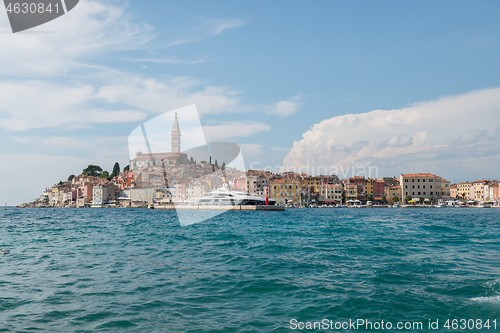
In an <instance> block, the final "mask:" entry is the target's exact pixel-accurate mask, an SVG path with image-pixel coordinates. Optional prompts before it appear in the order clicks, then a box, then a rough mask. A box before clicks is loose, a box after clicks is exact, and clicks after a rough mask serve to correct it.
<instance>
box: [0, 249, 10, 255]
mask: <svg viewBox="0 0 500 333" xmlns="http://www.w3.org/2000/svg"><path fill="white" fill-rule="evenodd" d="M2 254H10V249H2Z"/></svg>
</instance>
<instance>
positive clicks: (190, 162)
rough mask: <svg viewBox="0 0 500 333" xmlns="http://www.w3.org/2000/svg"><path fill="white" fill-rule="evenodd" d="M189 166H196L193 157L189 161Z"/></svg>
mask: <svg viewBox="0 0 500 333" xmlns="http://www.w3.org/2000/svg"><path fill="white" fill-rule="evenodd" d="M189 164H194V159H193V156H191V158H190V159H189Z"/></svg>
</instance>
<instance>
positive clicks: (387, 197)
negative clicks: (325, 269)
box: [20, 114, 500, 208]
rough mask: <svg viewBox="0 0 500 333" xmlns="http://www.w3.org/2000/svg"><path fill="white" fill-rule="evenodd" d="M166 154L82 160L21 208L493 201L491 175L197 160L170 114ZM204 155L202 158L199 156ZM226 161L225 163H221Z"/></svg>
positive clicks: (496, 198) (494, 186)
mask: <svg viewBox="0 0 500 333" xmlns="http://www.w3.org/2000/svg"><path fill="white" fill-rule="evenodd" d="M170 136H171V151H170V152H162V153H152V152H147V153H143V152H141V151H138V152H137V153H136V154H135V155H136V156H135V157H134V158H133V159H131V160H130V164H129V165H127V166H126V167H125V168H124V169H123V171H121V170H120V166H119V164H118V163H115V165H114V167H113V171H112V173H111V174H109V172H107V171H103V170H102V168H101V167H99V166H97V165H89V166H88V167H87V168H85V169H84V170H83V171H82V172H81V174H79V175H77V176H75V175H70V177H68V180H67V181H65V182H63V181H61V182H59V183H58V184H56V185H54V186H52V187H51V188H47V189H45V191H44V192H43V194H42V195H41V196H40V198H38V199H36V200H35V201H33V202H31V203H28V204H23V205H20V206H21V207H75V208H83V207H150V208H151V207H154V206H155V205H157V206H158V205H172V204H176V203H182V202H186V201H189V200H190V199H193V198H202V197H205V196H207V195H210V194H211V193H212V191H214V190H217V189H219V188H221V187H223V186H225V187H226V188H228V189H230V190H232V191H239V192H242V193H246V194H248V195H251V196H255V197H260V198H267V199H270V200H274V201H275V202H276V204H277V205H282V206H290V207H311V206H312V207H316V206H338V205H374V206H377V205H399V204H405V205H407V204H409V205H421V206H425V205H445V204H446V205H459V206H461V205H464V206H474V205H476V206H477V205H484V204H493V205H498V202H499V186H500V185H499V182H498V181H496V180H486V179H483V180H476V181H472V182H469V181H466V182H462V183H458V184H451V183H450V181H448V180H446V179H445V178H442V177H440V176H437V175H434V174H431V173H416V174H403V173H402V174H400V175H399V177H395V176H393V177H382V178H377V179H374V178H370V177H366V176H364V175H353V176H352V177H350V178H346V179H340V178H339V177H338V176H337V175H319V176H318V175H314V176H313V175H308V174H305V173H300V174H299V173H295V172H283V173H276V172H270V171H264V170H248V171H243V170H239V169H237V168H233V167H229V166H227V167H226V161H220V162H221V163H219V161H217V160H216V159H215V160H214V161H212V157H211V156H209V157H208V161H205V160H202V161H200V162H197V161H196V159H195V158H194V156H189V155H188V154H186V153H184V152H182V150H181V131H180V126H179V121H178V118H177V114H176V115H175V119H174V123H173V127H172V131H171V134H170ZM203 156H206V155H203ZM227 162H228V164H229V162H230V161H227Z"/></svg>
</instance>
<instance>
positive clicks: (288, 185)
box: [269, 178, 301, 205]
mask: <svg viewBox="0 0 500 333" xmlns="http://www.w3.org/2000/svg"><path fill="white" fill-rule="evenodd" d="M300 192H301V183H300V181H298V180H293V179H287V178H282V179H273V180H270V181H269V198H270V199H274V200H276V204H278V205H285V204H287V203H291V202H292V203H293V204H298V203H300Z"/></svg>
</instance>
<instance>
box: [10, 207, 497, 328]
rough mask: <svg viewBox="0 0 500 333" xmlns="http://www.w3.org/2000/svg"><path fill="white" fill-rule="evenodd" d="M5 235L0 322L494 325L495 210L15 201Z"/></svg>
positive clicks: (190, 325)
mask: <svg viewBox="0 0 500 333" xmlns="http://www.w3.org/2000/svg"><path fill="white" fill-rule="evenodd" d="M2 208H3V207H2ZM195 213H196V212H193V214H195ZM0 247H1V248H8V249H10V254H6V255H1V256H0V331H1V332H38V331H47V332H99V331H104V332H359V331H376V332H377V331H378V332H477V331H481V332H500V209H494V208H490V209H479V208H477V209H474V208H371V209H370V208H324V209H323V208H316V209H289V210H286V211H284V212H272V211H230V212H226V213H223V214H221V215H218V216H216V217H214V218H212V219H209V220H206V221H203V222H201V223H196V224H192V225H188V226H181V225H180V224H179V222H178V219H177V216H176V212H175V211H166V210H147V209H120V208H93V209H61V208H59V209H57V208H56V209H29V208H25V209H21V208H13V207H9V208H8V209H7V210H2V211H0ZM389 325H390V326H389Z"/></svg>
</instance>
